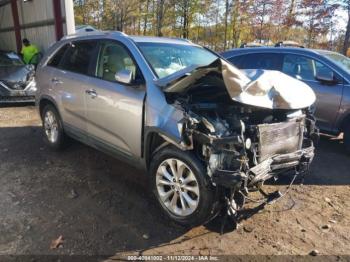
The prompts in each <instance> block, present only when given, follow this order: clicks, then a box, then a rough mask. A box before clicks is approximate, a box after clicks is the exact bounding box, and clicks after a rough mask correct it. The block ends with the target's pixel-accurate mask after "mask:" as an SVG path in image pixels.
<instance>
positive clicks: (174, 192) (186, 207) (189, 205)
mask: <svg viewBox="0 0 350 262" xmlns="http://www.w3.org/2000/svg"><path fill="white" fill-rule="evenodd" d="M156 184H157V191H158V196H159V199H160V201H161V204H162V205H163V206H165V207H166V208H167V209H168V210H169V211H170V212H171V213H173V214H175V215H178V216H182V217H185V216H188V215H190V214H192V213H193V212H194V211H195V210H196V209H197V207H198V203H199V197H200V194H199V185H198V181H197V179H196V176H195V175H194V174H193V172H192V170H191V169H190V168H189V167H188V166H187V165H186V164H185V163H184V162H182V161H181V160H178V159H175V158H169V159H166V160H164V161H163V162H162V163H161V164H160V166H159V167H158V170H157V174H156Z"/></svg>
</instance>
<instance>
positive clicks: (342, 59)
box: [321, 52, 350, 71]
mask: <svg viewBox="0 0 350 262" xmlns="http://www.w3.org/2000/svg"><path fill="white" fill-rule="evenodd" d="M321 53H322V55H324V56H325V57H327V58H329V59H331V60H332V61H333V62H334V63H336V64H337V65H339V66H340V67H341V68H343V69H344V70H346V71H350V59H349V58H347V57H346V56H344V55H342V54H339V53H333V52H321Z"/></svg>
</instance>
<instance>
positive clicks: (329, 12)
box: [74, 0, 349, 51]
mask: <svg viewBox="0 0 350 262" xmlns="http://www.w3.org/2000/svg"><path fill="white" fill-rule="evenodd" d="M341 1H342V2H341V3H342V5H340V4H336V3H335V1H334V0H333V1H331V2H328V1H325V0H139V1H137V0H74V8H75V20H76V24H90V25H92V26H95V27H96V28H98V29H100V30H120V31H123V32H125V33H127V34H132V35H157V36H169V37H184V38H188V39H190V40H192V41H193V42H196V43H199V44H202V45H205V46H208V47H210V48H213V49H215V50H217V51H220V50H224V49H227V48H232V47H239V46H240V45H241V44H242V43H247V42H253V41H254V42H260V43H263V44H272V43H276V42H278V41H283V40H293V41H296V42H299V43H300V44H302V45H305V46H307V47H312V48H318V47H326V48H341V45H340V44H339V43H335V41H342V40H343V39H344V36H342V35H341V33H343V32H341V33H339V34H337V32H336V34H335V35H334V37H333V39H331V40H332V42H331V41H329V37H328V35H329V33H330V31H331V30H333V31H332V35H333V33H334V28H332V25H333V23H335V21H336V19H337V18H336V17H335V15H334V14H335V10H336V9H337V8H341V7H344V6H346V3H347V2H349V1H346V0H341Z"/></svg>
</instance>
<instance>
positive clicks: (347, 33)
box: [343, 1, 350, 55]
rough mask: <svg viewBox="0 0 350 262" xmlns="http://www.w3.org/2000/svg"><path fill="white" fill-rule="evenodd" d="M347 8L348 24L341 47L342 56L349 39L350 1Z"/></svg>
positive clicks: (346, 48) (346, 49) (345, 51)
mask: <svg viewBox="0 0 350 262" xmlns="http://www.w3.org/2000/svg"><path fill="white" fill-rule="evenodd" d="M347 5H348V6H347V8H348V24H347V26H346V33H345V38H344V45H343V54H344V55H346V53H347V51H348V48H349V39H350V1H347Z"/></svg>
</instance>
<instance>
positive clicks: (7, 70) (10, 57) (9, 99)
mask: <svg viewBox="0 0 350 262" xmlns="http://www.w3.org/2000/svg"><path fill="white" fill-rule="evenodd" d="M34 75H35V68H34V66H33V65H26V64H24V63H23V61H22V60H21V58H20V57H19V56H18V55H17V54H16V53H14V52H10V51H0V104H2V103H14V102H16V103H17V102H34V101H35V92H36V82H35V77H34Z"/></svg>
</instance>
